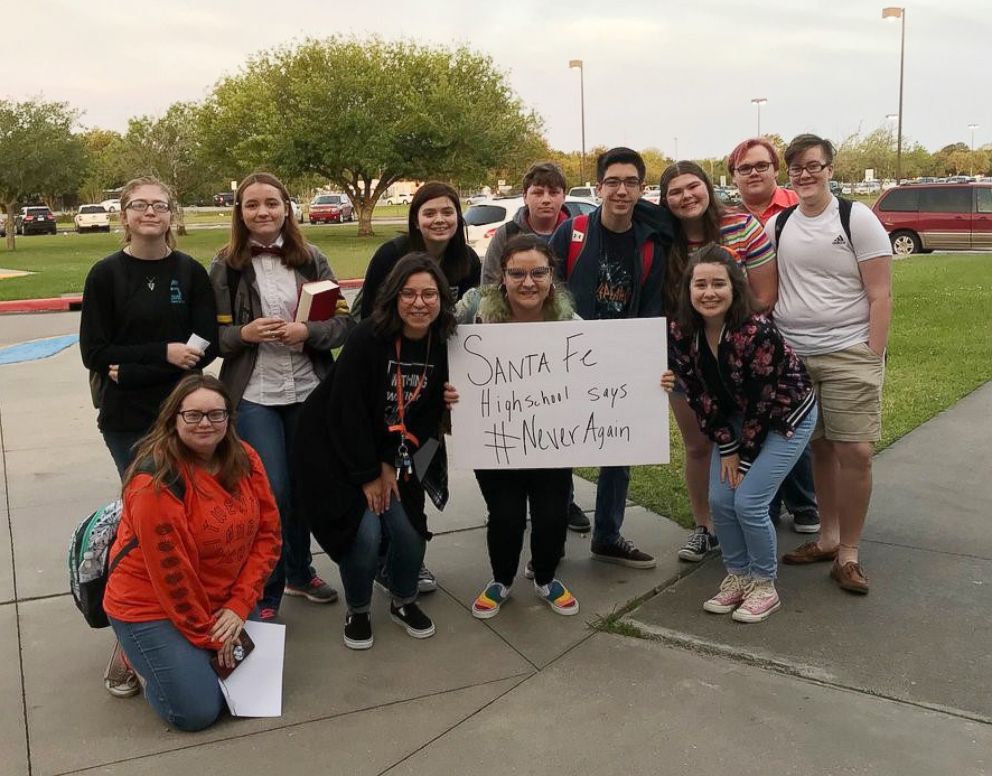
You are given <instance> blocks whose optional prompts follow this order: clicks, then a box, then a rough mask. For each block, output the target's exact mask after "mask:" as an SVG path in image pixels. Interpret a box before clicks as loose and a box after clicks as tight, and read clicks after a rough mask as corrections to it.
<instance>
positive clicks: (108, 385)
mask: <svg viewBox="0 0 992 776" xmlns="http://www.w3.org/2000/svg"><path fill="white" fill-rule="evenodd" d="M176 207H177V204H176V202H175V200H174V199H173V196H172V192H171V191H170V190H169V188H168V186H166V185H165V184H164V183H162V182H161V181H160V180H158V179H156V178H149V177H143V178H135V179H134V180H131V181H128V182H127V184H125V186H124V188H123V189H122V190H121V211H120V216H121V225H122V226H123V227H124V247H123V248H122V249H121V250H119V251H117V252H116V253H112V254H111V255H109V256H107V257H106V258H104V259H102V260H100V261H99V262H97V263H96V264H94V265H93V268H92V269H91V270H90V271H89V274H88V275H87V276H86V285H85V288H84V291H83V310H82V315H81V316H80V320H79V351H80V353H81V355H82V357H83V364H84V365H85V366H86V367H87V368H88V369H90V370H91V372H92V373H93V374H94V375H95V376H96V378H97V380H98V385H99V386H100V387H99V388H96V389H94V394H95V395H94V399H95V401H98V402H99V405H100V407H99V409H100V411H99V413H98V415H97V425H98V426H99V428H100V433H101V434H102V435H103V441H104V443H105V444H106V445H107V449H108V450H109V451H110V455H111V457H112V458H113V460H114V466H116V467H117V473H118V474H119V475H120V477H121V479H123V478H124V472H125V471H127V468H128V467H129V466H130V465H131V462H132V461H133V460H134V448H135V445H136V444H137V443H138V440H140V439H141V438H142V437H143V436H144V435H145V434H146V433H147V432H148V429H149V428H150V427H151V425H152V423H153V422H154V421H155V418H156V416H157V415H158V411H159V407H160V406H161V404H162V402H163V401H164V399H165V397H167V396H168V395H169V393H170V392H171V391H172V389H173V388H175V386H176V384H177V383H178V382H179V381H180V380H181V379H182V378H183V377H184V376H185V375H187V374H189V373H190V372H191V371H193V370H196V371H199V370H200V369H202V368H203V367H205V366H207V364H209V363H210V362H211V361H213V360H214V358H215V357H216V356H217V313H216V310H215V308H214V297H213V292H212V291H211V288H210V280H209V278H208V277H207V272H206V270H205V269H203V266H202V265H201V264H200V263H199V262H198V261H196V260H195V259H194V258H193V257H192V256H189V255H187V254H185V253H182V252H181V251H177V250H175V247H176V239H175V237H174V236H173V234H172V214H173V212H175V209H176ZM192 335H197V336H198V337H201V338H202V339H203V341H205V342H207V343H209V345H207V346H206V347H205V348H204V347H201V346H200V345H195V344H194V345H190V344H187V343H189V341H190V337H191V336H192ZM91 383H92V380H91ZM104 686H105V687H106V689H107V692H109V693H110V694H111V695H115V696H118V697H128V696H131V695H136V694H137V693H138V680H137V678H136V677H135V675H134V672H133V671H131V670H130V669H129V668H128V667H127V665H126V664H125V662H124V660H123V656H122V654H121V651H120V647H119V646H118V645H115V646H114V651H113V654H112V655H111V658H110V663H109V664H108V665H107V670H106V673H105V674H104Z"/></svg>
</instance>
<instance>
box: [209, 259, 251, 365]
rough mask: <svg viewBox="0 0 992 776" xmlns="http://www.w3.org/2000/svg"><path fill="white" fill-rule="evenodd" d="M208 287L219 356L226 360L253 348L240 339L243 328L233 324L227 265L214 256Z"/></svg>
mask: <svg viewBox="0 0 992 776" xmlns="http://www.w3.org/2000/svg"><path fill="white" fill-rule="evenodd" d="M210 285H211V287H212V288H213V292H214V304H215V306H216V308H217V339H218V343H219V346H220V355H221V356H223V357H225V358H227V357H228V356H233V355H236V354H237V353H240V352H241V351H243V350H246V349H247V348H250V347H254V345H253V344H252V343H249V342H246V341H245V340H244V339H242V337H241V329H242V328H243V327H242V326H240V325H237V324H235V322H234V311H233V310H232V309H231V290H230V289H229V288H228V285H227V264H226V263H225V261H224V260H223V259H222V258H221V257H220V256H214V259H213V261H211V262H210Z"/></svg>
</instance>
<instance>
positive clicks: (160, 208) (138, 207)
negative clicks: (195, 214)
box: [127, 199, 172, 213]
mask: <svg viewBox="0 0 992 776" xmlns="http://www.w3.org/2000/svg"><path fill="white" fill-rule="evenodd" d="M148 208H151V209H152V210H154V211H155V212H156V213H168V212H169V211H170V210H172V207H171V206H170V205H169V203H168V202H162V200H156V201H155V202H146V201H145V200H143V199H135V200H132V201H131V202H128V203H127V209H128V210H133V211H135V212H136V213H145V212H147V211H148Z"/></svg>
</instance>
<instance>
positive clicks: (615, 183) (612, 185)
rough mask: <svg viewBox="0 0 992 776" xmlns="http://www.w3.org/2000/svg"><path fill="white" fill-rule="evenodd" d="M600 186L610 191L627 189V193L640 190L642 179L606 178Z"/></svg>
mask: <svg viewBox="0 0 992 776" xmlns="http://www.w3.org/2000/svg"><path fill="white" fill-rule="evenodd" d="M599 185H600V186H602V187H603V188H604V189H609V190H610V191H614V190H616V189H619V188H620V187H621V186H623V187H624V188H625V189H627V191H634V190H635V189H639V188H640V187H641V179H640V178H623V179H620V178H604V179H603V180H602V182H601V183H600V184H599Z"/></svg>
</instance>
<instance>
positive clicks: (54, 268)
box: [0, 206, 406, 300]
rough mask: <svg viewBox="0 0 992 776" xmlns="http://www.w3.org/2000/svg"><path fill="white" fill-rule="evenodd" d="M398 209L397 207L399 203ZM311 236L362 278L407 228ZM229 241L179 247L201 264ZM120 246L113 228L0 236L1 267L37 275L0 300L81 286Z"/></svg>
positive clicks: (6, 290) (2, 292)
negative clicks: (13, 240)
mask: <svg viewBox="0 0 992 776" xmlns="http://www.w3.org/2000/svg"><path fill="white" fill-rule="evenodd" d="M396 207H399V206H396ZM301 228H302V229H303V233H304V235H306V238H307V240H309V241H310V242H312V243H313V244H314V245H316V246H317V247H318V248H320V249H321V250H322V251H323V252H324V253H325V254H326V255H327V256H328V258H330V260H331V266H332V267H333V269H334V273H335V274H336V275H337V276H338V278H340V279H349V278H361V277H364V276H365V268H366V267H367V266H368V263H369V259H371V258H372V254H373V253H375V250H376V248H378V247H379V246H380V245H381V244H382V243H384V242H385V241H386V240H388V239H390V238H392V237H394V236H395V235H396V234H398V233H399V232H400V231H403V230H405V228H406V227H405V225H403V224H382V225H379V226H377V227H376V234H375V236H374V237H359V236H358V227H357V225H354V224H345V225H343V226H336V225H335V226H310V225H304V226H303V227H301ZM226 241H227V230H226V229H194V230H191V231H190V233H189V234H188V235H187V236H185V237H180V238H179V246H178V247H179V249H180V250H182V251H185V252H186V253H188V254H190V255H191V256H193V257H194V258H196V259H198V260H199V261H201V262H203V264H204V265H206V264H209V263H210V259H211V258H212V257H213V256H214V254H215V253H216V252H217V250H218V249H219V248H220V247H221V246H222V245H223V244H224V243H225V242H226ZM120 247H121V233H120V232H111V233H110V234H104V233H89V234H75V233H73V232H69V233H65V234H62V233H60V234H57V235H31V236H28V237H18V238H17V249H16V250H15V251H13V252H11V251H8V250H7V249H6V245H5V243H4V241H3V240H0V267H2V268H4V269H21V270H29V271H32V272H35V273H37V274H34V275H26V276H24V277H19V278H8V279H6V280H0V300H6V299H39V298H45V297H53V296H59V295H61V294H69V293H79V292H81V291H82V290H83V283H84V282H85V280H86V273H87V272H89V269H90V267H91V266H93V264H94V263H95V262H97V261H99V260H100V259H102V258H103V257H104V256H107V255H108V254H110V253H113V252H114V251H116V250H118V249H119V248H120Z"/></svg>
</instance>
